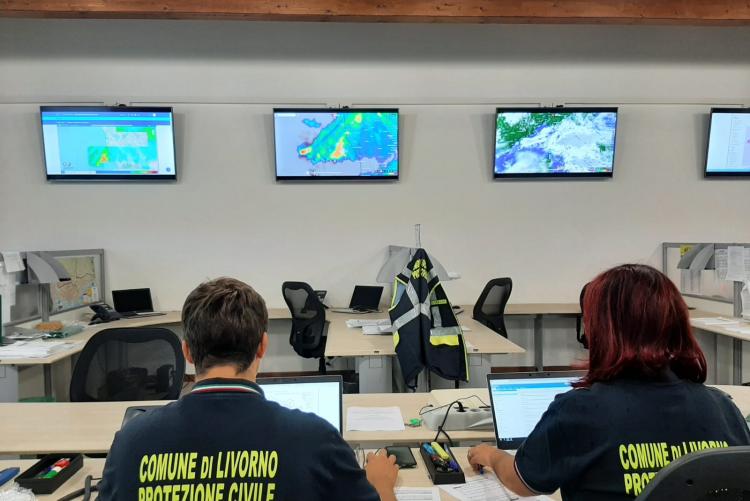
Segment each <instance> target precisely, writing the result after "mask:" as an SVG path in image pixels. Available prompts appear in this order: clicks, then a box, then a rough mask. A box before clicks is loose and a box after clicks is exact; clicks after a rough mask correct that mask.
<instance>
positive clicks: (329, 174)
mask: <svg viewBox="0 0 750 501" xmlns="http://www.w3.org/2000/svg"><path fill="white" fill-rule="evenodd" d="M274 132H275V141H276V177H277V178H278V179H312V178H324V177H325V178H329V179H330V178H370V179H373V178H387V179H397V178H398V111H397V110H390V109H388V110H385V109H375V110H348V109H344V110H338V109H337V110H304V109H302V110H288V109H277V110H274Z"/></svg>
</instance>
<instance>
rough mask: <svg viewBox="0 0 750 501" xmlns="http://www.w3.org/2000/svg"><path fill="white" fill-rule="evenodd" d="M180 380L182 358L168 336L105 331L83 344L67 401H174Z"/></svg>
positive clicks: (155, 331)
mask: <svg viewBox="0 0 750 501" xmlns="http://www.w3.org/2000/svg"><path fill="white" fill-rule="evenodd" d="M184 376H185V358H184V356H183V355H182V347H181V346H180V340H179V338H178V337H177V336H176V335H175V334H174V333H173V332H172V331H170V330H168V329H162V328H132V329H126V328H114V329H105V330H103V331H101V332H99V333H97V334H95V335H94V337H92V338H91V339H90V340H89V342H88V343H86V346H85V347H84V348H83V351H82V352H81V355H80V356H79V358H78V361H77V362H76V366H75V368H74V369H73V377H72V379H71V382H70V401H71V402H115V401H139V400H174V399H177V398H178V397H179V396H180V390H181V389H182V381H183V378H184Z"/></svg>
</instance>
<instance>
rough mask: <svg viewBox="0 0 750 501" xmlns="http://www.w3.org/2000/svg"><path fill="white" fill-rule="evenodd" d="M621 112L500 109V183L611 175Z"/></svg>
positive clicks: (496, 169) (497, 148)
mask: <svg viewBox="0 0 750 501" xmlns="http://www.w3.org/2000/svg"><path fill="white" fill-rule="evenodd" d="M616 132H617V108H498V109H497V115H496V117H495V157H494V159H495V162H494V166H493V170H494V177H495V179H501V178H532V177H558V178H560V177H612V172H613V169H614V161H615V136H616Z"/></svg>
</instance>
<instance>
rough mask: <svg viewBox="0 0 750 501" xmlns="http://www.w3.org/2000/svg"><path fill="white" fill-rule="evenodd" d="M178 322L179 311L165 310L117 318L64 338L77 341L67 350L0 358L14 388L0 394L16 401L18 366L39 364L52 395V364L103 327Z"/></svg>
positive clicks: (78, 348)
mask: <svg viewBox="0 0 750 501" xmlns="http://www.w3.org/2000/svg"><path fill="white" fill-rule="evenodd" d="M179 323H180V312H179V311H170V312H166V314H165V315H159V316H154V317H144V318H127V319H122V320H117V321H115V322H111V323H107V324H97V325H89V326H86V328H84V329H83V331H81V332H79V333H78V334H74V335H72V336H70V337H69V338H67V339H66V341H71V342H75V343H79V344H78V345H77V346H75V347H74V348H71V349H69V350H65V351H60V352H57V353H54V354H52V355H50V356H48V357H44V358H12V359H6V360H0V366H4V368H5V371H6V379H5V380H6V381H7V383H5V384H7V385H8V386H13V387H14V388H6V389H5V390H4V391H2V392H0V394H10V395H12V394H15V395H16V398H10V399H6V400H11V401H17V400H18V396H17V395H18V368H19V367H24V366H33V365H41V366H42V367H43V370H44V395H45V396H46V397H51V396H52V364H54V363H55V362H59V361H61V360H65V359H69V358H70V359H71V360H72V357H73V356H75V355H77V354H79V353H80V352H81V351H82V350H83V347H84V346H85V345H86V343H87V342H88V340H89V339H91V338H92V337H94V335H95V334H97V333H98V332H101V331H103V330H104V329H110V328H126V327H150V326H155V325H171V324H179Z"/></svg>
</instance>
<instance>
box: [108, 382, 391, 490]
mask: <svg viewBox="0 0 750 501" xmlns="http://www.w3.org/2000/svg"><path fill="white" fill-rule="evenodd" d="M99 487H100V493H99V499H101V500H104V501H107V500H138V501H172V500H180V501H182V500H193V501H209V500H214V501H291V500H301V499H305V500H311V501H315V500H333V499H347V500H351V501H377V500H379V499H380V498H379V496H378V494H377V492H376V491H375V489H374V488H373V487H372V486H371V485H370V483H369V482H368V481H367V478H366V476H365V473H364V471H363V470H362V469H361V468H360V467H359V465H358V463H357V460H356V458H355V455H354V452H353V451H352V449H351V447H349V445H348V444H347V443H346V442H344V439H343V438H342V437H341V435H340V434H339V432H338V431H336V429H335V428H334V427H333V426H331V425H330V424H329V423H327V422H326V421H325V420H323V419H321V418H319V417H317V416H315V415H313V414H308V413H304V412H301V411H298V410H290V409H286V408H284V407H281V406H280V405H278V404H277V403H275V402H270V401H268V400H266V399H265V397H264V396H263V390H261V388H260V387H259V386H258V385H256V384H254V383H251V382H249V381H245V380H234V379H231V380H227V379H212V380H206V381H202V382H200V383H198V384H197V385H196V386H195V388H194V389H193V391H192V393H190V394H189V395H186V396H184V397H182V398H180V399H179V400H178V401H176V402H173V403H170V404H168V405H166V406H164V407H162V408H159V409H154V410H153V411H151V412H149V413H147V414H144V415H142V416H138V417H136V418H134V419H133V420H131V421H130V422H128V424H127V425H126V426H125V427H124V428H123V429H122V430H120V431H119V432H118V433H117V435H116V436H115V440H114V443H113V444H112V448H111V450H110V452H109V455H108V457H107V462H106V466H105V468H104V474H103V478H102V480H101V482H100V483H99Z"/></svg>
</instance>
